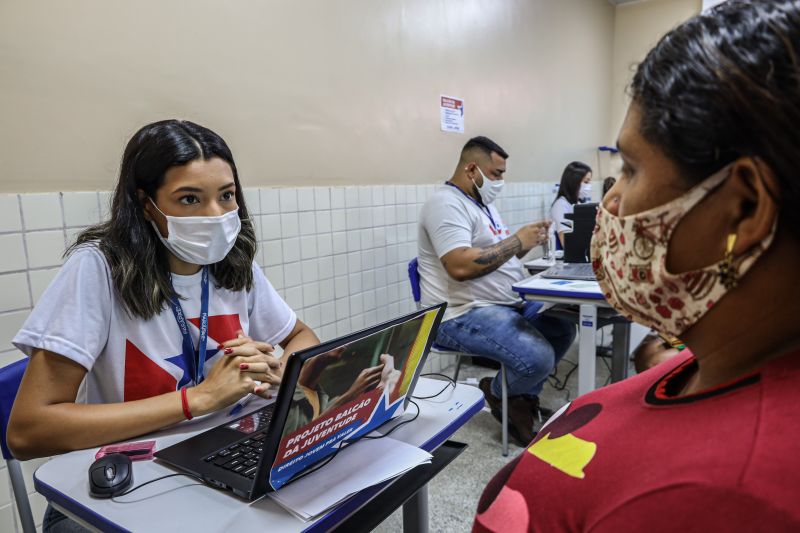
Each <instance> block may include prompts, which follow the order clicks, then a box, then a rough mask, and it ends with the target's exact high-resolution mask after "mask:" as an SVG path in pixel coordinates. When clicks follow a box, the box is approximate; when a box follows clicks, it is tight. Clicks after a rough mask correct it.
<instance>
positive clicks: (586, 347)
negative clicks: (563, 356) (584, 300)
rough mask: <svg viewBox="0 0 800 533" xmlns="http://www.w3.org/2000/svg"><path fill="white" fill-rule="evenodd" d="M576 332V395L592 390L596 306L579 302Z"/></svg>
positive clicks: (593, 381)
mask: <svg viewBox="0 0 800 533" xmlns="http://www.w3.org/2000/svg"><path fill="white" fill-rule="evenodd" d="M578 331H579V333H578V396H580V395H582V394H586V393H587V392H589V391H592V390H594V384H595V379H596V378H595V376H596V372H595V365H596V363H597V362H596V349H597V348H596V344H595V333H596V332H597V307H595V306H594V305H592V304H581V309H580V328H579V330H578Z"/></svg>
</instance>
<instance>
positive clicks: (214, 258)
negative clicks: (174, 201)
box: [150, 198, 242, 265]
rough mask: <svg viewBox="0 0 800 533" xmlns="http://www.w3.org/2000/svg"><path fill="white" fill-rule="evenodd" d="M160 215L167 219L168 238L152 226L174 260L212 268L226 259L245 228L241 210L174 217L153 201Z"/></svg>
mask: <svg viewBox="0 0 800 533" xmlns="http://www.w3.org/2000/svg"><path fill="white" fill-rule="evenodd" d="M150 202H151V203H152V204H153V207H155V208H156V209H157V210H158V212H159V213H161V214H162V215H164V216H165V217H166V219H167V233H168V235H167V238H166V239H165V238H164V237H162V236H161V232H160V231H158V227H157V226H156V224H155V222H153V221H152V220H151V221H150V223H151V224H152V225H153V229H155V231H156V235H158V238H159V239H160V240H161V242H162V243H164V246H166V247H167V249H168V250H169V251H170V252H172V253H173V254H174V255H175V257H177V258H178V259H181V260H182V261H186V262H187V263H191V264H193V265H211V264H213V263H217V262H219V261H222V260H223V259H225V256H226V255H228V252H230V251H231V249H232V248H233V245H234V244H236V237H237V236H238V235H239V230H241V228H242V221H241V220H240V219H239V210H238V209H234V210H233V211H230V212H228V213H225V214H224V215H220V216H217V217H173V216H170V215H165V214H164V212H163V211H161V209H158V206H157V205H156V204H155V202H153V200H152V198H151V199H150Z"/></svg>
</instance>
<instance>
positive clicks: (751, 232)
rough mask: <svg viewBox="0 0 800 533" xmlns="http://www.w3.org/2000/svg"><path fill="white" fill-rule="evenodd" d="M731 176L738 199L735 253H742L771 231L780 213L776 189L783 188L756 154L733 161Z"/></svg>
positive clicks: (759, 242) (759, 241)
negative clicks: (754, 156) (755, 156)
mask: <svg viewBox="0 0 800 533" xmlns="http://www.w3.org/2000/svg"><path fill="white" fill-rule="evenodd" d="M728 179H730V180H731V181H732V183H731V184H732V185H733V188H734V191H735V193H736V194H737V195H738V199H739V201H738V202H737V206H736V207H737V210H738V213H736V216H737V218H738V219H737V220H736V221H735V227H736V230H735V231H736V246H735V247H734V250H733V253H734V255H741V254H743V253H745V252H747V251H748V250H750V249H751V248H752V247H753V246H757V245H759V244H761V242H762V241H763V240H764V239H766V238H767V237H768V236H769V234H770V232H771V231H772V228H773V226H774V225H775V222H776V221H777V218H778V213H779V209H778V201H779V199H778V197H777V192H776V191H778V190H780V189H779V187H778V183H777V180H776V179H775V173H774V172H773V171H772V169H771V168H770V167H769V165H767V164H766V163H765V162H764V161H762V160H761V159H758V158H753V157H743V158H741V159H739V160H737V161H736V162H734V163H733V166H732V167H731V176H730V178H728Z"/></svg>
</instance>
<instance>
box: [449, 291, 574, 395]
mask: <svg viewBox="0 0 800 533" xmlns="http://www.w3.org/2000/svg"><path fill="white" fill-rule="evenodd" d="M541 307H542V304H541V303H540V302H530V301H528V302H525V303H524V304H523V306H522V307H511V306H507V305H490V306H487V307H477V308H475V309H472V310H471V311H469V312H468V313H466V314H464V315H461V316H459V317H457V318H453V319H450V320H447V321H446V322H442V325H441V326H439V333H438V334H437V336H436V343H437V344H441V345H442V346H443V347H447V348H450V349H452V350H458V351H460V352H464V353H470V354H474V355H482V356H485V357H488V358H490V359H494V360H496V361H498V362H501V363H503V364H504V365H506V380H507V381H508V395H509V396H516V395H519V394H531V395H536V396H538V395H539V393H540V392H542V387H543V386H544V382H545V380H547V376H549V375H550V372H552V370H553V369H554V368H555V366H556V364H558V361H559V360H561V358H562V357H563V356H564V353H565V352H566V351H567V349H568V348H569V347H570V345H571V344H572V341H573V340H575V333H576V331H575V324H573V323H572V322H571V321H568V320H564V319H561V318H556V317H551V316H547V315H546V314H538V311H539V309H540V308H541ZM500 392H501V384H500V374H499V373H498V375H497V376H495V378H494V380H492V394H494V395H495V396H496V397H498V398H499V397H500Z"/></svg>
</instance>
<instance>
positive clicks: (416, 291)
mask: <svg viewBox="0 0 800 533" xmlns="http://www.w3.org/2000/svg"><path fill="white" fill-rule="evenodd" d="M408 281H409V283H411V294H412V295H413V296H414V301H415V302H417V303H419V301H420V299H421V298H422V293H421V292H420V288H419V261H417V258H416V257H415V258H414V259H412V260H411V261H409V262H408Z"/></svg>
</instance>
